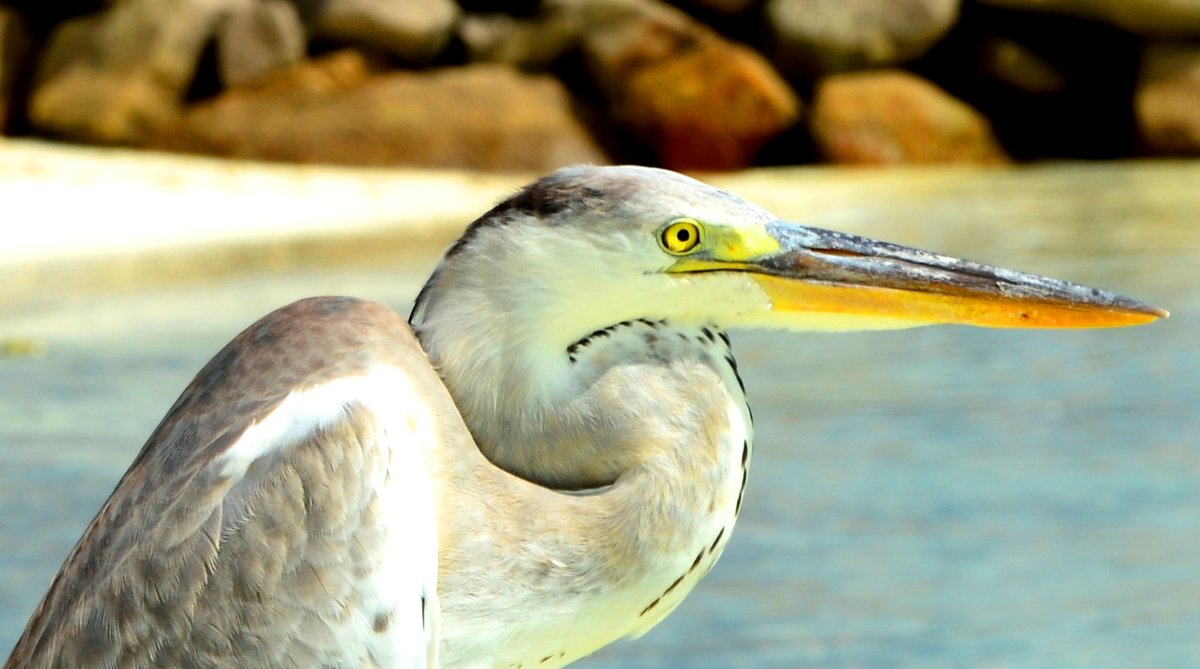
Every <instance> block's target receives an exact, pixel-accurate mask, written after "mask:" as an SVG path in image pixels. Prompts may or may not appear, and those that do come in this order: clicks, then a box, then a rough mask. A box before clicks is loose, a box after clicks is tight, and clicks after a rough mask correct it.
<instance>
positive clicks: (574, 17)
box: [458, 8, 583, 70]
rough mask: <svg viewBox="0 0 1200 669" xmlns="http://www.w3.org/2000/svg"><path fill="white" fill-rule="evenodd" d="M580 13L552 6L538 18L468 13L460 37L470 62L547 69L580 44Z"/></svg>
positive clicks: (460, 30) (459, 30)
mask: <svg viewBox="0 0 1200 669" xmlns="http://www.w3.org/2000/svg"><path fill="white" fill-rule="evenodd" d="M582 33H583V25H582V24H581V21H580V16H579V14H577V13H575V12H570V11H561V10H559V9H555V8H550V9H549V10H547V11H545V12H542V13H541V14H539V15H538V16H537V17H535V18H528V19H521V18H517V17H514V16H510V15H508V14H467V15H466V16H464V17H463V20H462V21H461V22H460V23H459V26H458V36H459V39H460V40H461V41H462V43H463V46H464V47H465V48H466V50H467V59H468V60H470V61H471V62H485V63H504V64H507V65H513V66H516V67H521V68H526V69H534V70H539V69H545V68H547V67H549V66H550V65H551V64H552V63H553V62H554V61H556V60H558V58H559V57H560V56H562V55H563V54H564V53H566V52H567V51H569V50H571V49H573V48H574V47H575V46H577V45H578V43H579V37H580V35H581V34H582Z"/></svg>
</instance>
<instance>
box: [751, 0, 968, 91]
mask: <svg viewBox="0 0 1200 669" xmlns="http://www.w3.org/2000/svg"><path fill="white" fill-rule="evenodd" d="M958 10H959V0H891V1H890V2H879V1H878V0H767V4H766V6H765V8H764V10H763V11H764V14H765V16H766V26H767V30H768V31H769V33H770V34H771V41H772V45H773V46H772V50H773V53H774V54H775V57H774V59H773V60H774V61H775V62H776V63H778V64H779V65H780V67H782V68H783V69H784V70H785V71H787V72H790V73H792V74H794V75H796V76H801V77H808V78H815V77H816V76H818V75H822V74H827V73H830V72H840V71H844V70H851V69H859V68H865V67H879V66H881V65H894V64H897V63H902V62H905V61H908V60H911V59H913V58H916V57H917V56H920V55H921V54H923V53H925V51H927V50H928V49H929V48H930V47H931V46H933V45H934V43H936V42H937V41H938V40H940V39H941V38H942V36H943V35H945V34H946V32H947V31H949V30H950V27H951V26H952V25H953V24H954V22H955V21H956V20H957V19H958Z"/></svg>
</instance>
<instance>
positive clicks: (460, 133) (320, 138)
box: [150, 52, 607, 172]
mask: <svg viewBox="0 0 1200 669" xmlns="http://www.w3.org/2000/svg"><path fill="white" fill-rule="evenodd" d="M150 145H151V146H154V147H157V148H166V149H175V150H184V151H192V152H200V153H208V154H215V155H221V156H235V157H239V158H253V159H264V160H279V161H289V162H300V163H334V164H342V165H380V166H382V165H417V166H424V167H446V168H466V169H481V170H528V171H538V172H542V171H549V170H552V169H554V168H556V167H560V166H562V165H567V164H573V163H604V162H607V160H606V157H605V155H604V154H603V153H602V152H601V151H600V149H599V148H597V146H596V144H595V143H594V142H593V141H592V139H591V137H590V135H589V134H588V132H587V130H586V129H585V128H584V127H583V125H582V124H581V123H580V122H579V121H578V120H577V119H576V118H575V117H574V116H573V115H572V113H571V98H570V96H569V94H568V93H567V91H566V90H565V88H564V87H563V86H562V84H561V83H560V82H558V80H556V79H554V78H553V77H550V76H546V75H527V74H522V73H520V72H518V71H516V70H514V69H512V68H508V67H503V66H499V65H474V66H467V67H460V68H452V69H445V70H433V71H428V72H419V73H418V72H390V73H384V74H378V73H373V72H371V71H370V69H369V68H368V66H367V65H366V62H365V61H364V59H363V58H362V57H361V56H360V55H358V54H357V53H355V52H342V53H338V54H334V55H332V56H329V57H326V58H324V59H321V60H318V61H312V62H305V63H303V64H301V65H298V66H295V67H292V68H288V69H286V70H281V71H279V72H276V73H273V74H270V75H267V76H266V77H263V78H261V79H258V80H255V81H254V82H251V83H250V84H248V85H245V86H241V87H238V88H234V89H230V90H229V91H227V92H225V93H224V94H222V95H220V96H218V97H217V98H214V99H213V100H211V101H209V102H206V103H203V104H201V105H199V106H197V107H195V108H193V109H191V110H189V111H188V113H187V114H186V115H185V117H184V118H183V120H182V121H181V122H180V123H179V124H177V125H176V126H175V127H174V128H172V129H170V130H169V131H165V132H163V133H161V134H160V135H159V136H158V137H156V138H154V139H153V141H151V142H150Z"/></svg>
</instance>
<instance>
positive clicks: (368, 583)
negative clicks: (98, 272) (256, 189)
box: [5, 298, 438, 668]
mask: <svg viewBox="0 0 1200 669" xmlns="http://www.w3.org/2000/svg"><path fill="white" fill-rule="evenodd" d="M412 347H416V349H415V350H417V351H419V346H418V345H417V344H416V343H415V340H414V339H413V337H412V336H411V333H410V332H409V330H408V326H407V324H406V323H404V321H403V319H401V318H400V317H399V316H396V315H395V314H392V313H391V312H390V311H387V310H386V309H384V308H382V307H380V306H378V305H374V304H371V303H367V302H361V301H358V300H350V299H346V298H314V299H312V300H305V301H302V302H299V303H296V304H293V305H290V306H289V307H285V308H284V309H281V310H279V311H277V312H274V313H272V314H270V315H268V316H267V317H265V318H264V319H262V320H260V321H259V322H258V323H256V324H255V325H253V326H251V327H250V328H248V329H247V330H246V331H245V332H243V333H242V334H241V335H239V336H238V337H237V338H236V339H235V340H234V341H233V342H231V343H230V345H229V346H227V347H226V348H225V349H223V350H222V351H221V352H220V353H219V354H218V355H217V356H216V357H214V358H213V360H212V361H211V362H210V363H209V364H208V365H206V367H205V368H204V369H203V370H202V371H201V372H200V374H199V375H197V377H196V379H195V380H194V381H193V382H192V383H191V384H190V385H189V386H188V388H187V389H186V390H185V391H184V393H183V395H182V396H181V397H180V399H179V400H178V401H177V402H176V404H175V406H174V407H172V409H171V411H170V412H169V413H168V414H167V416H166V418H164V420H163V422H162V423H161V424H160V425H159V427H158V428H157V429H156V430H155V432H154V434H153V435H152V436H151V437H150V440H149V441H148V442H147V444H146V446H145V447H144V448H143V450H142V452H141V453H140V454H139V455H138V457H137V459H136V460H135V461H134V464H133V465H132V466H131V467H130V469H129V471H128V472H126V474H125V476H124V477H123V478H122V480H121V482H120V483H119V484H118V485H117V488H116V490H114V492H113V494H112V496H111V497H110V498H109V500H108V501H107V502H106V503H105V504H104V506H103V507H102V508H101V510H100V512H99V513H98V514H97V516H96V518H95V519H94V520H93V521H92V523H91V525H90V526H89V527H88V529H87V531H86V532H85V533H84V535H83V537H82V538H81V539H80V541H79V543H78V544H77V545H76V547H75V549H74V550H73V551H72V553H71V555H70V556H69V557H68V559H67V561H66V563H65V564H64V565H63V567H62V569H61V571H60V572H59V574H58V575H57V576H56V577H55V579H54V582H53V583H52V584H51V587H50V590H49V592H48V593H47V595H46V597H45V599H44V600H43V602H42V603H41V605H40V606H39V607H38V610H37V611H36V612H35V614H34V616H33V617H32V618H31V620H30V622H29V624H28V626H27V627H26V629H25V632H24V634H23V636H22V637H21V639H20V640H19V641H18V643H17V646H16V648H15V649H14V651H13V654H12V656H11V657H10V658H9V660H8V663H7V664H6V665H5V666H6V667H10V668H16V667H51V666H71V667H122V668H125V667H151V666H153V667H218V666H231V665H241V666H256V667H274V666H288V667H307V666H347V667H349V666H355V667H359V666H362V667H370V666H406V667H425V666H436V648H437V641H438V639H437V617H438V608H437V599H436V570H437V553H436V546H437V539H436V534H435V532H434V526H433V513H434V511H433V501H432V491H431V488H430V484H429V481H428V474H427V472H426V468H425V460H424V458H425V454H426V453H427V452H428V451H429V449H431V448H432V447H433V444H432V443H430V442H431V441H432V439H431V437H430V435H431V434H432V431H431V430H426V431H424V432H422V431H421V430H419V429H414V428H413V427H412V426H413V425H417V426H418V427H419V426H420V423H421V421H420V420H419V415H421V414H422V411H421V408H420V406H419V403H420V399H419V398H417V397H416V394H415V393H414V392H412V390H411V388H410V387H406V382H405V375H404V369H403V367H404V365H406V364H414V363H413V362H412V361H413V360H414V359H415V358H414V356H412V354H411V351H405V350H404V349H406V348H412ZM398 350H399V353H397V351H398ZM420 361H422V362H423V361H424V358H423V356H421V358H420ZM424 364H426V365H427V364H428V363H424ZM380 370H383V371H382V372H381V371H380ZM347 379H349V381H347ZM392 402H395V403H396V406H392ZM406 402H408V403H410V404H411V403H414V402H415V403H416V405H417V406H415V407H412V406H406V404H405V403H406ZM410 410H412V411H415V412H416V414H417V415H418V418H417V419H414V418H413V416H410V415H408V414H407V413H406V412H407V411H410ZM425 413H427V412H425ZM397 416H399V420H398V422H397V418H396V417H397Z"/></svg>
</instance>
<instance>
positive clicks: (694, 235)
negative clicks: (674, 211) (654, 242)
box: [658, 218, 700, 255]
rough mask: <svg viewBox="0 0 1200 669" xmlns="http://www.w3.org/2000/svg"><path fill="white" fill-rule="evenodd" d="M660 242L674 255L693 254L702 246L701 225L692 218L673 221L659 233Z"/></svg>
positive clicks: (665, 249)
mask: <svg viewBox="0 0 1200 669" xmlns="http://www.w3.org/2000/svg"><path fill="white" fill-rule="evenodd" d="M658 242H659V244H661V245H662V247H663V250H664V251H666V252H667V253H670V254H672V255H683V254H685V253H691V252H692V251H695V250H696V248H697V247H699V246H700V224H699V223H697V222H696V221H695V220H694V219H691V218H680V219H676V220H674V221H671V222H670V223H668V224H667V227H665V228H663V230H662V232H661V233H659V235H658Z"/></svg>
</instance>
